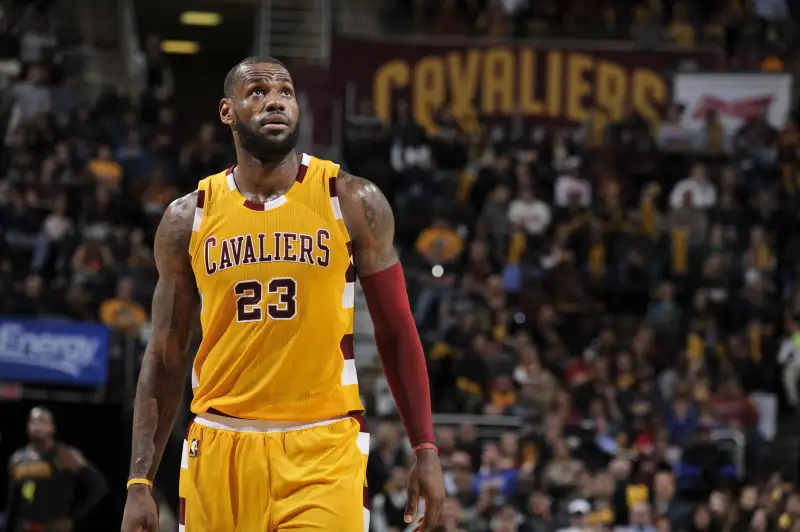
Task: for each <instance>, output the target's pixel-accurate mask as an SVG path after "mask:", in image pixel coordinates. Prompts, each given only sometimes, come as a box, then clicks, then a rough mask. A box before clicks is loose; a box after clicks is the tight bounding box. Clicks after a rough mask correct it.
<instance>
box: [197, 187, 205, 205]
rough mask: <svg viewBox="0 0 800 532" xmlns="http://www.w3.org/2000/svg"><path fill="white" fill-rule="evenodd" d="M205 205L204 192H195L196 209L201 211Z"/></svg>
mask: <svg viewBox="0 0 800 532" xmlns="http://www.w3.org/2000/svg"><path fill="white" fill-rule="evenodd" d="M205 204H206V191H205V190H199V189H198V191H197V208H198V209H202V208H203V205H205Z"/></svg>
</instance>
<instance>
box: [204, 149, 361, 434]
mask: <svg viewBox="0 0 800 532" xmlns="http://www.w3.org/2000/svg"><path fill="white" fill-rule="evenodd" d="M338 171H339V166H338V165H336V164H334V163H332V162H330V161H323V160H320V159H317V158H315V157H311V156H309V155H305V154H304V155H303V157H302V164H301V166H300V170H299V172H298V174H297V178H296V180H295V182H294V184H293V185H292V186H291V188H290V189H289V190H288V191H287V192H286V194H284V195H283V196H280V197H278V198H276V199H273V200H271V201H269V202H267V203H254V202H251V201H249V200H247V199H245V197H244V196H243V195H242V194H241V192H239V189H238V188H237V186H236V169H235V168H234V169H230V170H227V171H225V172H220V173H218V174H216V175H213V176H210V177H207V178H205V179H203V180H202V181H201V182H200V185H199V187H198V193H197V209H196V212H195V219H194V227H193V233H192V239H191V244H190V249H189V253H190V255H191V260H192V268H193V270H194V275H195V278H196V280H197V288H198V290H199V292H200V301H201V314H200V320H201V323H202V327H203V340H202V343H201V344H200V349H199V351H198V353H197V356H196V358H195V361H194V365H193V367H192V390H193V393H194V398H193V400H192V407H191V408H192V412H194V413H196V414H200V413H204V412H207V411H209V409H211V411H212V412H213V411H214V410H216V411H218V412H221V413H224V414H227V415H230V416H234V417H239V418H245V419H257V420H267V421H318V420H323V419H329V418H334V417H338V416H342V415H345V414H347V413H349V412H353V411H361V410H363V406H362V405H361V399H360V397H359V393H358V380H357V378H356V368H355V361H354V360H353V304H354V296H355V277H356V274H355V267H354V266H353V259H352V247H351V245H350V237H349V236H348V233H347V228H346V227H345V225H344V221H343V220H342V212H341V209H340V208H339V200H338V198H337V197H336V176H337V173H338Z"/></svg>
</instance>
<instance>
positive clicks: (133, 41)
mask: <svg viewBox="0 0 800 532" xmlns="http://www.w3.org/2000/svg"><path fill="white" fill-rule="evenodd" d="M119 21H120V32H119V33H120V35H119V38H120V50H121V52H122V57H123V60H124V61H125V67H126V73H127V77H128V80H127V81H128V82H129V83H130V86H131V87H132V90H133V94H134V95H136V96H138V95H140V94H141V93H142V92H143V91H144V88H145V87H144V84H145V72H144V65H143V64H142V53H141V46H140V45H139V34H138V29H137V27H136V11H135V7H134V0H119Z"/></svg>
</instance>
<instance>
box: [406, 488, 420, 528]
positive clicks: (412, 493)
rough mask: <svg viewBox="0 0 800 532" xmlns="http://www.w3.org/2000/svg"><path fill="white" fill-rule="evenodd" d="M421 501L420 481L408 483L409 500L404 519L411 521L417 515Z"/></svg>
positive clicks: (407, 521)
mask: <svg viewBox="0 0 800 532" xmlns="http://www.w3.org/2000/svg"><path fill="white" fill-rule="evenodd" d="M418 503H419V483H418V482H416V481H412V482H409V483H408V501H407V502H406V511H405V515H404V516H403V520H404V521H405V522H406V523H410V522H411V521H413V520H414V518H415V517H416V516H417V504H418Z"/></svg>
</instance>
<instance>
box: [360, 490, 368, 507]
mask: <svg viewBox="0 0 800 532" xmlns="http://www.w3.org/2000/svg"><path fill="white" fill-rule="evenodd" d="M361 497H362V499H363V501H362V503H361V504H363V505H364V508H366V509H367V510H369V488H368V487H367V485H366V484H364V494H363V495H362V496H361Z"/></svg>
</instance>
